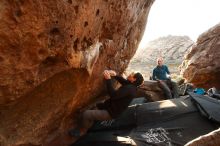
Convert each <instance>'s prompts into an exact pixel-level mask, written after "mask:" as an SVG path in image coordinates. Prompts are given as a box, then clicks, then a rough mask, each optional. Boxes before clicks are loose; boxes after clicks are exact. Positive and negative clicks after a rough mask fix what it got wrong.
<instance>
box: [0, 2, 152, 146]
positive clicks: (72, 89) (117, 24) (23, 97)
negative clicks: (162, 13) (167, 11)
mask: <svg viewBox="0 0 220 146" xmlns="http://www.w3.org/2000/svg"><path fill="white" fill-rule="evenodd" d="M153 1H154V0H123V1H118V0H63V1H60V0H47V1H43V0H38V1H32V0H27V1H24V0H2V1H0V20H1V21H0V116H1V121H0V144H1V145H3V146H9V145H42V144H44V145H51V142H54V141H55V142H54V143H53V145H68V144H69V143H70V142H71V141H73V139H68V138H67V137H66V136H65V133H66V131H67V129H68V128H70V125H72V124H73V123H72V119H74V117H76V113H78V112H79V110H83V109H85V108H86V107H87V106H88V105H90V104H92V103H94V102H95V101H96V100H98V97H99V96H100V95H101V94H102V93H103V92H104V86H103V85H104V82H103V78H102V71H103V70H104V69H114V70H116V71H117V72H119V73H122V72H123V71H124V70H125V68H126V67H127V65H128V63H129V61H130V59H131V58H132V57H133V55H134V53H135V51H136V49H137V47H138V44H139V42H140V40H141V37H142V35H143V32H144V29H145V26H146V22H147V16H148V14H149V11H150V8H151V5H152V4H153ZM58 137H61V138H60V139H59V138H58Z"/></svg>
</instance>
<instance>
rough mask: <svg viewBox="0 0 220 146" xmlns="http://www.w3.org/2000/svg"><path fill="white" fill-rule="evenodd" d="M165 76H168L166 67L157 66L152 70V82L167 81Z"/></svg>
mask: <svg viewBox="0 0 220 146" xmlns="http://www.w3.org/2000/svg"><path fill="white" fill-rule="evenodd" d="M167 74H170V71H169V69H168V67H167V66H166V65H162V66H157V67H155V68H154V70H153V80H167V79H169V78H168V77H167Z"/></svg>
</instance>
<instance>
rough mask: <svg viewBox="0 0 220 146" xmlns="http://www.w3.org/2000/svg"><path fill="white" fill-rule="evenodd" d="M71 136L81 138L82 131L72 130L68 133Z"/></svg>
mask: <svg viewBox="0 0 220 146" xmlns="http://www.w3.org/2000/svg"><path fill="white" fill-rule="evenodd" d="M68 134H69V136H72V137H80V130H79V129H71V130H69V132H68Z"/></svg>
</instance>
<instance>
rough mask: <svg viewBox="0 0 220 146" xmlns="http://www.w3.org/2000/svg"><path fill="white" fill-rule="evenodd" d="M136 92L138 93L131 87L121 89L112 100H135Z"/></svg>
mask: <svg viewBox="0 0 220 146" xmlns="http://www.w3.org/2000/svg"><path fill="white" fill-rule="evenodd" d="M135 92H136V91H134V89H133V88H131V87H129V86H124V87H121V88H119V89H118V90H117V91H116V92H115V95H114V97H113V98H112V100H118V99H121V98H125V97H126V98H128V96H129V97H133V98H135Z"/></svg>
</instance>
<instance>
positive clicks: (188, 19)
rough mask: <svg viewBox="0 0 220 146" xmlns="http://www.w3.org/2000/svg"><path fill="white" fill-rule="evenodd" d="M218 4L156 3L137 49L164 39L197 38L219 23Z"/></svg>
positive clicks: (211, 0) (214, 0) (209, 0)
mask: <svg viewBox="0 0 220 146" xmlns="http://www.w3.org/2000/svg"><path fill="white" fill-rule="evenodd" d="M219 6H220V0H155V2H154V4H153V6H152V8H151V11H150V14H149V17H148V22H147V27H146V30H145V34H144V36H143V39H142V41H141V43H140V45H139V48H143V47H144V46H145V44H147V42H148V41H151V40H154V39H156V38H158V37H161V36H167V35H187V36H189V37H190V38H191V39H192V40H194V41H196V39H197V37H198V36H199V35H200V34H201V33H203V32H205V31H206V30H208V29H209V28H211V27H212V26H214V25H216V24H217V23H219V22H220V9H219Z"/></svg>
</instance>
